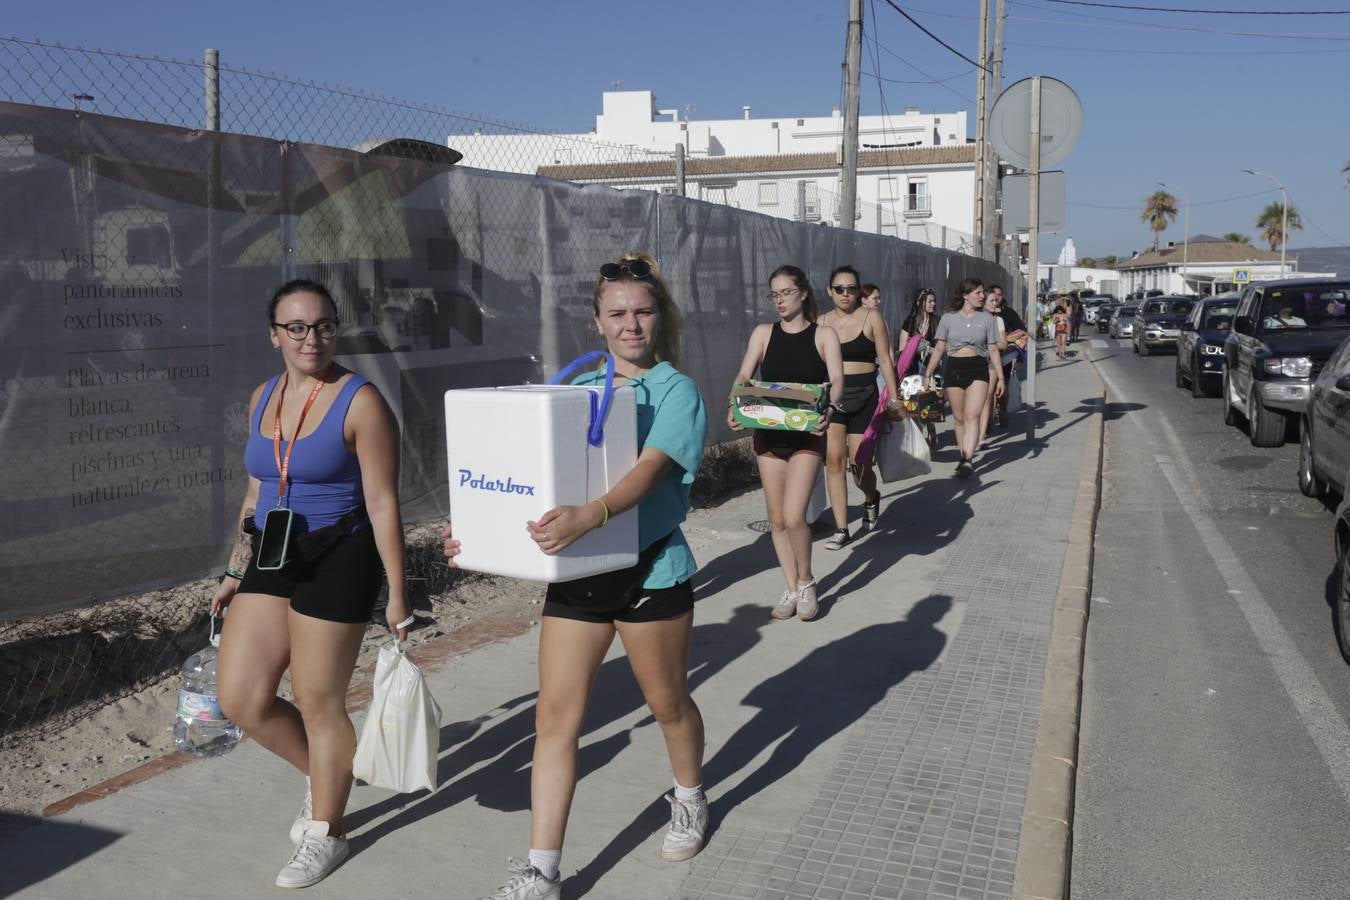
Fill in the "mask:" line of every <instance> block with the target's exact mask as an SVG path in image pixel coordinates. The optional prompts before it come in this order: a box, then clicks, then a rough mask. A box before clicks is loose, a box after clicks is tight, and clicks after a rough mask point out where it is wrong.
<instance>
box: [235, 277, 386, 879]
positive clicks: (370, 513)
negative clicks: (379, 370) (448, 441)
mask: <svg viewBox="0 0 1350 900" xmlns="http://www.w3.org/2000/svg"><path fill="white" fill-rule="evenodd" d="M268 322H269V324H270V331H271V336H272V347H273V349H275V350H277V351H278V352H279V353H280V354H281V360H282V364H283V366H284V371H283V372H282V373H281V374H280V375H276V376H274V377H273V378H271V379H269V380H268V381H267V382H265V383H264V384H261V385H259V386H258V387H257V388H255V389H254V391H253V396H252V398H251V399H250V400H249V422H250V423H251V424H252V427H251V428H250V429H249V436H248V443H247V444H246V445H245V448H244V464H245V466H246V467H247V469H248V473H249V480H248V487H247V489H246V491H245V495H244V502H243V504H242V506H241V508H240V517H241V519H242V520H243V525H242V528H241V531H240V534H239V537H238V538H237V539H236V541H235V545H234V550H233V552H232V553H231V554H230V562H229V565H228V566H226V568H225V577H224V579H223V580H222V581H221V583H220V588H219V589H218V590H217V591H216V594H215V597H214V598H212V601H211V614H212V615H217V614H221V613H223V612H224V611H225V609H226V608H227V607H228V608H229V615H228V616H226V617H225V625H224V631H223V632H222V634H221V640H220V656H219V658H218V660H217V664H216V675H217V679H218V683H217V684H218V689H219V691H220V708H221V712H223V713H224V714H225V715H226V716H227V717H228V718H230V719H231V720H232V721H234V722H235V723H236V724H238V725H240V726H241V727H242V728H243V729H244V730H245V731H246V732H247V733H248V734H249V736H250V737H252V738H253V739H254V740H255V741H257V742H258V743H259V744H261V745H262V746H263V747H265V748H267V749H268V750H270V751H271V752H273V753H275V754H276V755H277V756H280V757H281V758H282V759H284V760H285V761H286V762H288V763H290V764H291V765H293V766H295V768H296V769H298V770H300V772H301V773H302V774H304V775H306V776H307V778H306V780H307V781H308V782H309V789H308V790H306V792H305V801H304V804H303V806H302V807H301V810H300V814H299V815H298V816H297V817H296V819H295V822H294V823H293V824H292V825H291V831H290V837H291V842H292V843H293V844H294V845H295V848H294V851H293V852H292V854H291V858H290V861H289V862H288V863H287V864H286V866H285V868H283V869H282V870H281V873H280V874H279V875H278V876H277V880H276V884H277V886H278V887H284V888H302V887H308V886H310V885H312V884H317V883H318V882H319V881H321V880H323V879H324V878H325V877H326V876H327V875H328V874H329V873H330V872H332V871H333V870H334V869H336V868H337V867H338V866H339V865H341V864H342V861H343V860H344V859H346V858H347V853H348V848H347V838H346V836H345V834H344V832H343V828H342V813H343V810H344V809H346V806H347V796H348V794H350V793H351V788H352V755H353V754H354V753H355V751H356V732H355V730H354V729H353V728H352V722H351V719H349V718H348V717H347V706H346V699H347V686H348V684H349V683H350V681H351V678H352V671H353V670H354V668H355V666H356V656H357V653H358V652H359V651H360V649H361V640H362V638H363V637H365V634H366V625H367V624H368V623H369V622H370V615H371V612H372V611H373V609H374V607H375V600H376V598H377V597H378V595H379V592H380V583H381V582H382V581H384V580H385V578H386V576H387V578H388V582H389V605H388V608H387V609H386V610H385V619H386V620H387V621H388V623H389V627H390V629H392V630H393V631H395V632H396V633H397V634H398V636H399V638H400V639H402V638H403V637H405V636H406V635H407V630H408V626H409V625H411V624H412V617H411V615H410V611H409V608H408V601H407V598H406V593H405V588H404V572H403V526H402V522H401V520H400V518H399V510H398V463H399V449H398V443H399V435H398V426H397V424H396V422H395V420H394V417H393V414H392V413H390V411H389V407H388V406H386V405H385V402H384V400H383V398H381V397H380V395H379V392H377V391H376V389H375V387H374V385H371V384H369V383H368V382H367V381H366V379H364V378H362V377H361V376H360V375H357V374H356V373H354V372H349V371H347V370H346V369H343V368H342V367H340V366H338V365H336V364H334V362H333V355H334V351H335V349H336V341H335V338H336V337H337V325H338V323H337V307H336V305H335V304H334V303H333V298H332V295H330V294H329V293H328V289H327V288H325V287H324V286H323V285H321V284H317V283H315V282H312V281H305V280H297V281H290V282H287V283H286V284H284V285H282V286H281V288H280V289H279V290H278V291H277V292H276V294H274V295H273V297H272V302H271V304H270V306H269V307H268ZM306 426H308V427H306ZM269 433H270V434H269ZM287 436H289V437H287ZM302 439H303V444H302V443H301V440H302ZM292 454H294V455H292ZM287 532H289V535H290V541H289V546H290V548H291V552H290V554H289V558H288V559H286V560H285V561H284V563H281V564H279V565H273V564H274V563H279V562H280V561H279V560H277V559H269V558H267V557H268V554H265V555H264V557H263V558H262V559H259V558H258V557H259V554H260V544H261V545H262V547H264V548H266V549H268V550H270V549H271V547H272V546H273V541H274V539H275V538H276V537H279V536H282V537H284V536H285V534H286V533H287ZM288 667H289V668H290V671H291V686H292V689H293V692H294V696H295V702H294V703H289V702H287V701H285V700H282V699H281V698H280V697H278V696H277V695H276V693H277V686H278V685H279V684H280V682H281V676H282V674H283V673H284V672H285V671H286V669H287V668H288Z"/></svg>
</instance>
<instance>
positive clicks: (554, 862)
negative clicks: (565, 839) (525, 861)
mask: <svg viewBox="0 0 1350 900" xmlns="http://www.w3.org/2000/svg"><path fill="white" fill-rule="evenodd" d="M530 865H532V866H534V867H535V868H536V869H538V870H539V874H540V875H543V876H544V877H545V878H547V879H548V880H549V881H557V880H558V868H559V867H560V866H561V865H562V851H561V850H536V849H534V848H533V847H531V848H530Z"/></svg>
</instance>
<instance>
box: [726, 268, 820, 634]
mask: <svg viewBox="0 0 1350 900" xmlns="http://www.w3.org/2000/svg"><path fill="white" fill-rule="evenodd" d="M768 299H769V302H770V303H772V304H773V307H774V310H775V311H777V313H778V321H777V322H773V323H765V324H762V325H756V326H755V330H754V331H752V332H750V344H749V346H748V347H746V349H745V358H744V359H743V360H742V361H741V370H740V372H738V373H737V375H736V382H735V383H736V384H741V383H742V382H745V381H748V380H749V379H750V378H751V377H753V376H754V374H755V370H756V369H758V370H759V377H760V378H761V379H762V380H764V381H776V382H790V383H795V384H823V383H824V382H826V381H828V382H829V383H830V406H829V407H828V408H827V410H826V415H825V418H824V419H822V420H821V427H820V430H819V431H817V432H816V433H814V434H812V433H810V432H803V431H773V430H767V429H756V430H755V438H754V450H755V460H756V462H757V463H758V465H759V480H760V484H762V485H763V486H764V505H765V506H766V507H767V509H768V513H769V535H770V537H771V538H772V539H773V550H774V553H776V554H777V555H778V565H779V566H781V567H782V569H783V578H784V580H786V581H787V590H785V591H783V596H782V597H780V598H779V600H778V603H777V604H776V605H775V606H774V608H773V610H772V611H771V612H770V613H769V615H771V616H773V618H775V619H791V618H792V617H793V616H797V617H799V618H801V619H802V620H803V621H809V620H811V619H814V618H815V617H816V613H817V612H819V610H820V605H819V603H818V602H817V601H816V577H815V575H813V574H812V573H811V523H809V522H807V521H806V507H807V505H808V503H809V502H810V500H811V491H812V489H813V488H814V487H815V484H816V476H817V475H818V474H819V473H820V462H821V460H822V459H823V458H824V456H825V435H824V432H825V429H826V428H827V427H828V423H829V421H830V417H831V416H833V415H834V414H836V413H838V412H839V411H840V409H842V404H841V402H840V401H841V398H842V397H843V395H844V363H843V358H842V357H841V356H840V352H839V335H838V334H837V333H836V332H835V330H834V329H833V328H830V327H829V326H828V325H817V324H816V301H815V295H814V294H812V292H811V284H810V282H809V281H807V278H806V273H805V272H803V271H802V270H801V269H799V268H797V267H796V266H779V267H778V268H777V269H774V271H773V274H772V275H770V276H769V297H768ZM727 424H728V425H730V426H731V428H732V429H733V430H736V431H739V430H740V429H741V426H740V424H739V423H737V422H736V420H735V418H734V417H733V415H732V409H731V401H730V400H728V401H727Z"/></svg>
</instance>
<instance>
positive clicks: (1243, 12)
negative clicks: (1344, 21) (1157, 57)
mask: <svg viewBox="0 0 1350 900" xmlns="http://www.w3.org/2000/svg"><path fill="white" fill-rule="evenodd" d="M1045 2H1046V3H1059V4H1061V5H1063V6H1096V7H1101V8H1103V9H1128V10H1131V11H1132V12H1165V13H1193V14H1196V15H1202V16H1350V9H1327V10H1320V9H1273V10H1272V9H1185V8H1182V7H1176V6H1131V5H1129V4H1125V3H1096V2H1091V0H1045Z"/></svg>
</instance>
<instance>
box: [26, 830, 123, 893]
mask: <svg viewBox="0 0 1350 900" xmlns="http://www.w3.org/2000/svg"><path fill="white" fill-rule="evenodd" d="M31 828H40V829H42V831H41V835H40V838H41V839H40V840H32V839H31V838H32V836H31V835H30V836H29V838H24V839H22V840H23V841H24V843H25V847H24V852H23V854H22V862H20V860H19V859H18V858H17V857H18V854H14V855H11V854H13V853H14V849H15V848H13V847H10V848H9V849H8V850H7V851H6V852H5V854H3V855H4V856H5V857H7V858H6V861H5V864H4V865H3V866H0V897H8V896H10V895H11V894H14V893H16V892H18V891H19V890H21V889H23V888H26V887H31V886H32V885H35V884H38V883H39V882H42V881H45V880H46V879H48V878H50V877H51V876H53V875H55V874H56V873H57V872H60V871H62V870H63V869H66V868H69V867H70V866H73V865H74V864H75V863H77V862H79V861H80V860H82V859H84V858H86V857H89V856H93V855H94V854H95V853H98V852H99V851H100V850H103V849H104V848H106V847H108V846H110V845H111V844H113V843H115V842H116V841H117V840H118V839H120V838H121V837H122V834H121V833H120V832H117V831H108V830H107V829H103V828H94V827H92V826H89V825H74V824H69V823H66V822H63V821H61V820H60V819H41V818H38V817H37V816H29V815H23V814H21V813H13V812H0V835H6V836H10V835H18V833H19V832H21V831H27V830H28V829H31ZM13 839H14V838H12V837H7V838H6V840H13Z"/></svg>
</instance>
